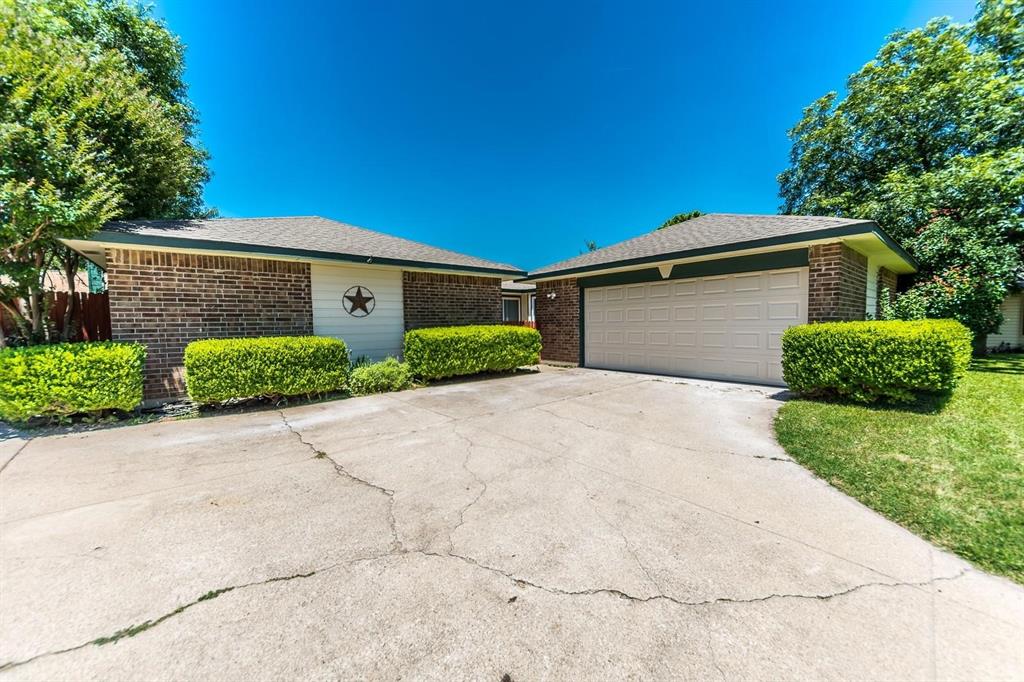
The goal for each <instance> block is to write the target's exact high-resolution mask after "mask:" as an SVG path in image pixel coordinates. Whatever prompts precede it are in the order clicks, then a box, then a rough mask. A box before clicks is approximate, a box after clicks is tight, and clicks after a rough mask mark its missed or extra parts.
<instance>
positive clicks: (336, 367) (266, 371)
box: [185, 336, 348, 403]
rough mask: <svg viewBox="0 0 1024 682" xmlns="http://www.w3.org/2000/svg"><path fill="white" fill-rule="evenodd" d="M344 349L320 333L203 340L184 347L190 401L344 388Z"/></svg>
mask: <svg viewBox="0 0 1024 682" xmlns="http://www.w3.org/2000/svg"><path fill="white" fill-rule="evenodd" d="M347 378H348V348H347V347H346V346H345V342H344V341H340V340H338V339H333V338H330V337H325V336H272V337H263V338H251V339H204V340H202V341H193V342H192V343H190V344H188V346H186V347H185V385H186V387H187V388H188V395H189V397H190V398H192V400H195V401H196V402H200V403H214V402H219V401H221V400H229V399H231V398H255V397H258V396H289V395H306V394H309V393H326V392H328V391H336V390H339V389H341V388H344V386H345V380H346V379H347Z"/></svg>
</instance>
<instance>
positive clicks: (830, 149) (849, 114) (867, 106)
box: [779, 0, 1024, 336]
mask: <svg viewBox="0 0 1024 682" xmlns="http://www.w3.org/2000/svg"><path fill="white" fill-rule="evenodd" d="M1022 26H1024V1H1022V0H983V2H982V3H981V4H980V5H979V12H978V15H977V17H976V18H975V21H974V22H973V23H972V24H968V25H958V24H953V23H951V22H949V21H948V20H947V19H936V20H932V21H931V22H929V23H928V25H927V26H926V27H925V28H923V29H917V30H913V31H900V32H897V33H895V34H893V35H892V36H890V37H889V40H888V42H887V43H886V44H885V45H884V46H883V47H882V49H881V50H880V51H879V53H878V55H877V56H876V58H875V59H874V60H873V61H871V62H869V63H868V64H866V65H865V66H864V67H863V68H861V70H860V71H858V72H857V73H855V74H853V75H852V76H851V77H850V78H849V80H848V82H847V95H846V97H845V98H843V99H840V98H839V96H838V95H837V94H836V93H834V92H832V93H828V94H827V95H825V96H824V97H822V98H820V99H819V100H817V101H816V102H814V103H813V104H812V105H811V106H809V107H808V108H807V109H805V110H804V116H803V118H802V119H801V120H800V122H799V123H797V125H796V126H795V127H794V128H793V129H792V130H791V131H790V137H791V139H792V140H793V147H792V150H791V153H790V167H789V168H787V169H786V170H785V171H783V172H782V174H780V175H779V185H780V196H781V197H782V199H783V203H782V206H781V210H782V212H784V213H799V214H818V215H844V216H848V217H855V218H869V219H874V220H876V221H877V222H878V223H879V224H880V225H881V226H882V227H883V228H884V229H885V230H886V231H887V232H889V233H890V234H891V235H892V236H893V237H894V238H896V240H897V241H899V242H900V243H901V245H902V246H904V247H905V248H907V249H908V251H910V253H911V254H913V255H914V256H915V257H916V258H917V259H918V261H919V262H920V263H921V271H920V273H919V275H918V277H917V279H916V281H915V283H914V284H913V286H912V287H911V289H910V290H909V291H908V292H906V293H904V294H902V296H905V297H908V298H907V301H906V303H905V304H903V305H902V306H901V305H899V304H898V305H896V306H895V308H894V310H896V311H897V312H902V313H904V314H908V315H909V314H911V313H910V310H911V309H913V311H914V314H919V313H921V312H922V311H924V313H925V314H928V315H929V316H950V315H952V316H954V317H956V318H958V319H960V320H961V321H963V322H964V323H965V324H968V326H970V327H971V329H972V330H974V332H975V333H976V334H977V335H979V336H982V335H984V334H987V333H990V332H992V331H994V330H995V329H996V328H997V327H998V325H999V323H1000V321H1001V319H1000V316H999V312H998V308H999V303H1000V302H1001V300H1002V298H1003V296H1004V294H1005V292H1006V289H1007V287H1008V286H1010V285H1011V283H1012V282H1013V281H1014V279H1015V276H1016V273H1017V272H1018V271H1019V270H1020V268H1021V262H1022V259H1021V242H1022V240H1024V115H1022V114H1021V112H1024V69H1022V68H1021V65H1022V63H1024V62H1022V54H1024V49H1022V42H1021V41H1022V38H1021V27H1022ZM954 247H956V248H954Z"/></svg>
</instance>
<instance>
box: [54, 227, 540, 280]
mask: <svg viewBox="0 0 1024 682" xmlns="http://www.w3.org/2000/svg"><path fill="white" fill-rule="evenodd" d="M82 241H86V242H98V243H104V244H126V245H128V244H130V245H134V246H157V247H163V248H180V249H184V250H189V249H202V250H217V251H239V252H244V253H264V254H271V255H277V256H296V257H300V258H325V259H329V260H344V261H349V262H358V263H375V264H381V265H406V266H413V267H422V268H431V269H442V270H467V271H472V272H480V273H488V274H503V275H506V276H508V275H525V274H526V273H525V272H524V271H522V270H521V269H519V268H517V267H515V266H512V265H508V264H506V263H496V262H494V261H489V260H485V259H483V258H476V257H474V256H467V255H464V254H461V253H456V252H454V251H448V250H446V249H439V248H437V247H435V246H429V245H428V244H422V243H420V242H414V241H411V240H409V239H402V238H401V237H395V236H393V235H390V234H384V233H383V232H374V231H373V230H367V229H365V228H362V227H356V226H354V225H347V224H345V223H340V222H338V221H336V220H328V219H326V218H320V217H318V216H301V217H292V218H213V219H205V220H138V221H124V222H112V223H107V224H106V225H104V226H103V229H102V230H100V231H99V232H97V233H96V234H94V235H93V236H92V237H90V238H89V239H88V240H82ZM73 246H74V245H73Z"/></svg>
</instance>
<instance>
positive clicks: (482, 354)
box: [404, 325, 541, 379]
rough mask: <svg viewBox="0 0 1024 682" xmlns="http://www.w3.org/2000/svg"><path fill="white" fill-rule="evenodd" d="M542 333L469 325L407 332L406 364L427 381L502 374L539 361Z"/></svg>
mask: <svg viewBox="0 0 1024 682" xmlns="http://www.w3.org/2000/svg"><path fill="white" fill-rule="evenodd" d="M540 347H541V345H540V333H539V332H538V331H537V330H536V329H530V328H528V327H513V326H509V325H469V326H465V327H431V328H428V329H415V330H413V331H409V332H406V333H405V348H404V353H405V361H406V362H407V363H409V368H410V369H411V370H412V372H413V374H414V375H415V376H418V377H422V378H424V379H444V378H446V377H453V376H460V375H466V374H479V373H480V372H500V371H506V370H511V369H515V368H516V367H522V366H524V365H535V364H537V363H538V362H539V361H540Z"/></svg>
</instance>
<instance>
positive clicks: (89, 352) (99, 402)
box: [0, 341, 146, 421]
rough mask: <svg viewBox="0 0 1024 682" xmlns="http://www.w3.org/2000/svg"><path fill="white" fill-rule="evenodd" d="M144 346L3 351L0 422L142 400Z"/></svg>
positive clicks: (109, 344)
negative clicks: (1, 420)
mask: <svg viewBox="0 0 1024 682" xmlns="http://www.w3.org/2000/svg"><path fill="white" fill-rule="evenodd" d="M145 360H146V348H145V346H143V345H141V344H138V343H115V342H111V341H102V342H98V343H60V344H54V345H48V346H28V347H25V348H7V349H4V350H2V351H0V418H3V419H6V420H9V421H24V420H26V419H29V418H31V417H37V416H43V417H46V416H59V415H70V414H77V413H80V412H93V413H95V412H100V411H102V410H114V409H116V410H125V411H128V410H132V409H135V407H136V406H138V404H139V403H141V402H142V365H143V363H144V362H145Z"/></svg>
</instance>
